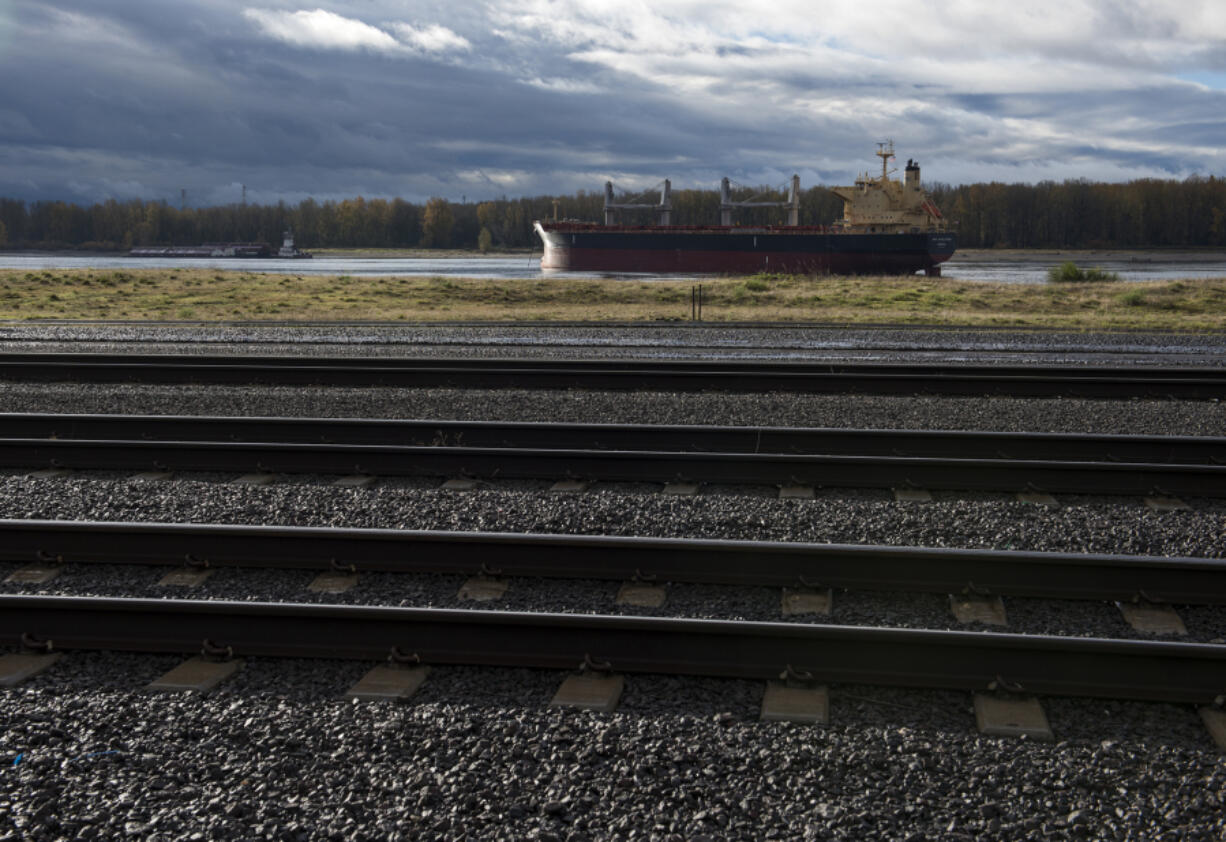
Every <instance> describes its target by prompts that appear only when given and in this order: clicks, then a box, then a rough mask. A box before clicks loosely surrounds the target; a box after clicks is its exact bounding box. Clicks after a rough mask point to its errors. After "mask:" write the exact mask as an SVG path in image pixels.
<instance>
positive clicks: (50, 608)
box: [0, 596, 1226, 703]
mask: <svg viewBox="0 0 1226 842" xmlns="http://www.w3.org/2000/svg"><path fill="white" fill-rule="evenodd" d="M0 642H4V643H8V644H18V643H22V642H24V643H26V644H29V643H31V642H35V643H37V642H44V645H45V646H46V647H48V648H54V649H67V650H72V649H108V650H124V651H137V652H182V653H187V652H198V651H200V650H201V649H202V648H204V647H206V646H207V647H208V648H209V649H210V650H212V651H216V650H217V649H225V650H227V651H229V652H230V653H232V654H233V655H234V656H237V657H244V656H271V657H315V658H347V659H360V660H372V661H373V660H382V659H385V658H388V657H389V656H394V657H407V658H409V659H412V660H414V661H419V662H421V663H424V664H484V665H494V666H516V667H536V668H578V667H580V666H581V665H583V664H592V663H596V664H601V665H603V666H607V668H609V669H611V670H615V671H619V672H649V673H666V674H687V675H711V676H724V677H730V678H743V679H770V678H780V677H782V676H784V675H789V674H791V675H800V676H806V677H809V678H811V679H813V680H817V681H829V682H843V683H868V684H895V685H904V686H918V687H941V688H950V689H961V690H986V689H988V688H990V687H994V686H998V685H1000V684H1007V685H1008V686H1010V687H1020V688H1022V689H1024V690H1025V691H1027V692H1031V693H1045V694H1056V695H1076V696H1103V697H1109V698H1130V699H1146V700H1163V701H1178V702H1201V703H1205V702H1212V701H1213V700H1214V699H1216V698H1218V697H1220V696H1221V695H1222V694H1223V692H1226V647H1223V646H1215V645H1212V644H1200V643H1167V642H1150V641H1131V640H1129V641H1121V640H1100V639H1094V638H1074V637H1048V636H1040V635H1016V634H985V633H975V632H951V631H931V630H916V629H882V628H862V627H850V626H820V625H807V624H801V623H761V622H728V621H717V620H675V619H658V618H641V617H610V616H601V615H590V614H524V613H511V612H501V611H455V610H443V609H420V608H383V607H365V606H362V607H355V606H336V605H302V604H294V603H252V602H224V601H220V600H170V599H165V600H163V599H155V600H144V599H106V598H96V597H45V596H2V597H0ZM206 642H207V644H206Z"/></svg>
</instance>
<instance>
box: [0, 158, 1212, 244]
mask: <svg viewBox="0 0 1226 842" xmlns="http://www.w3.org/2000/svg"><path fill="white" fill-rule="evenodd" d="M928 190H929V192H930V193H931V195H932V197H933V199H934V201H935V202H936V204H937V206H938V207H939V208H940V209H941V210H942V211H943V213H944V215H945V216H946V217H947V218H948V219H949V220H951V221H952V222H954V223H955V225H956V226H957V230H958V233H959V237H958V242H959V245H960V246H961V247H964V248H1163V247H1183V248H1188V247H1205V246H1226V179H1223V178H1215V177H1213V176H1210V177H1208V178H1204V177H1200V176H1193V177H1191V178H1188V179H1185V180H1183V181H1162V180H1157V179H1144V180H1139V181H1131V182H1128V183H1125V184H1099V183H1092V182H1088V181H1065V182H1062V183H1056V182H1051V181H1045V182H1041V183H1039V184H1000V183H996V182H993V183H990V184H971V185H962V186H958V187H951V186H949V185H945V184H934V185H928ZM734 198H736V199H739V200H742V201H744V200H747V199H749V198H754V199H755V200H757V201H776V200H778V201H781V200H782V199H783V198H784V196H783V193H782V192H780V191H777V190H769V189H764V188H760V189H758V190H742V191H740V193H739V194H736V195H734ZM639 201H645V202H652V201H658V194H649V195H646V196H644V197H642V198H640V199H639ZM555 202H556V203H557V206H558V215H559V217H560V218H563V219H566V218H569V219H579V220H585V221H601V220H603V202H604V196H603V194H600V193H584V192H582V191H581V192H579V193H577V194H575V195H571V196H557V197H554V196H535V197H531V198H520V199H506V198H503V199H497V200H494V201H488V202H452V201H448V200H446V199H431V200H429V201H428V202H426V203H425V204H414V203H412V202H406V201H404V200H403V199H393V200H390V201H389V200H385V199H363V198H361V197H358V198H355V199H346V200H344V201H341V202H332V201H327V202H316V201H315V200H313V199H307V200H305V201H303V202H301V203H299V204H297V205H294V206H291V205H286V204H284V203H281V204H277V205H253V204H248V205H238V204H235V205H225V206H222V207H210V208H186V209H180V208H177V207H174V206H173V205H170V204H167V203H166V202H162V201H141V200H130V201H122V202H121V201H116V200H113V199H112V200H109V201H106V202H101V203H99V204H95V205H91V206H89V207H81V206H79V205H75V204H69V203H66V202H58V201H38V202H29V203H27V202H24V201H21V200H18V199H0V246H3V247H6V248H10V249H81V250H97V251H117V250H126V249H128V248H131V247H132V246H137V245H197V244H200V243H212V242H267V243H272V244H274V245H275V244H278V243H280V241H281V233H282V232H283V231H284V230H285V229H287V228H292V229H293V231H294V234H295V238H296V240H297V245H298V246H299V247H300V248H306V249H310V248H344V247H365V248H457V249H476V248H480V249H482V250H490V249H503V248H507V249H534V248H539V246H540V241H539V240H538V238H537V237H536V235H535V234H534V233H533V231H532V221H533V220H535V219H546V218H552V216H553V213H554V203H555ZM672 203H673V224H675V225H709V224H714V223H715V222H717V221H718V220H719V194H718V192H717V191H715V190H677V191H674V192H673V194H672ZM636 214H637V216H636ZM784 214H785V211H783V210H775V209H773V208H755V209H746V210H742V211H738V212H736V214H735V216H734V220H735V221H736V222H737V223H738V224H742V225H763V224H782V223H783V220H784ZM842 214H843V203H842V201H841V200H840V199H839V198H838V197H836V196H834V195H833V194H831V193H830V192H829V191H827V190H826V189H824V188H821V187H814V188H811V189H809V190H807V191H805V192H803V193H802V194H801V210H800V221H801V224H802V225H821V224H828V223H830V222H832V221H834V220H836V219H838V218H839V217H841V216H842ZM652 219H653V215H652V213H651V212H649V211H633V212H629V213H627V215H626V216H625V217H624V221H626V222H627V223H649V222H651V221H652Z"/></svg>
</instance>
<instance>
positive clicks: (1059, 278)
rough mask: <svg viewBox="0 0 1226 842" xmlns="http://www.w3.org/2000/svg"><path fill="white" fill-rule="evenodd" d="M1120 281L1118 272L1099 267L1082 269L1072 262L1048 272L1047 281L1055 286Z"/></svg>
mask: <svg viewBox="0 0 1226 842" xmlns="http://www.w3.org/2000/svg"><path fill="white" fill-rule="evenodd" d="M1119 279H1120V276H1119V274H1118V273H1116V272H1108V271H1107V270H1105V269H1099V268H1097V267H1095V268H1093V269H1081V268H1079V267H1078V266H1077V264H1076V263H1074V262H1073V261H1071V260H1068V261H1065V262H1064V263H1061V264H1060V265H1059V266H1053V267H1051V268H1050V269H1048V270H1047V280H1048V281H1050V282H1051V283H1053V284H1060V283H1076V282H1079V281H1118V280H1119Z"/></svg>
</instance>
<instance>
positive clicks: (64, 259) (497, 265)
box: [0, 252, 1226, 284]
mask: <svg viewBox="0 0 1226 842" xmlns="http://www.w3.org/2000/svg"><path fill="white" fill-rule="evenodd" d="M1065 260H1073V261H1074V262H1076V263H1077V265H1078V266H1081V267H1082V268H1083V269H1084V268H1089V267H1091V266H1097V267H1099V268H1102V269H1107V270H1109V271H1112V272H1118V273H1119V275H1120V278H1121V279H1122V280H1125V281H1163V280H1172V279H1174V278H1216V277H1226V253H1224V254H1197V255H1195V256H1194V257H1193V258H1189V257H1188V256H1186V255H1181V256H1179V257H1177V258H1174V259H1173V258H1171V257H1169V256H1164V255H1163V253H1161V252H1143V253H1139V256H1138V255H1130V256H1122V255H1119V254H1111V255H1107V256H1104V257H1102V258H1096V257H1094V256H1093V255H1081V254H1065V255H1059V254H1052V253H1043V254H1041V255H1036V256H1034V257H1028V256H1025V255H1022V256H1018V254H1017V253H1016V252H1011V253H1009V256H1008V257H1002V258H1000V259H994V258H993V257H992V255H991V253H985V252H978V253H975V254H974V255H971V256H963V255H954V258H953V259H952V260H950V261H949V262H948V263H945V264H944V265H943V266H942V274H943V275H944V276H945V277H946V278H956V279H958V280H968V281H996V282H1001V283H1025V284H1034V283H1043V282H1044V281H1046V279H1047V270H1048V268H1049V267H1051V266H1053V265H1055V264H1058V263H1061V262H1063V261H1065ZM169 268H178V269H189V268H190V269H224V270H232V271H234V270H237V271H243V272H275V273H285V274H291V275H350V276H353V277H379V276H391V275H396V276H412V275H425V276H434V275H442V276H449V277H461V278H540V277H542V273H541V264H540V258H539V257H538V256H527V255H525V256H523V257H506V256H500V257H447V258H404V257H389V258H357V257H326V258H317V259H314V260H278V259H276V258H266V259H254V260H238V259H233V258H231V259H207V258H200V259H194V258H156V257H81V256H77V255H58V254H46V255H41V254H28V253H27V254H2V253H0V269H25V270H27V271H34V270H43V269H68V270H73V269H75V270H83V269H106V270H114V269H169ZM546 277H568V278H585V277H602V276H601V275H599V274H597V273H591V272H551V273H548V275H546ZM603 277H626V278H634V277H657V276H647V275H642V276H637V275H615V276H610V275H606V276H603ZM669 277H670V278H673V279H677V280H684V279H686V278H684V277H683V276H669ZM693 277H694V278H695V279H697V278H699V277H700V276H697V275H696V276H693Z"/></svg>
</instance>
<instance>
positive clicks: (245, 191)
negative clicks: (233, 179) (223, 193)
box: [243, 184, 247, 207]
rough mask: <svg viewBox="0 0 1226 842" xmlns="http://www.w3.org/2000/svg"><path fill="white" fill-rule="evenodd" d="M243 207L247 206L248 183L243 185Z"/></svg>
mask: <svg viewBox="0 0 1226 842" xmlns="http://www.w3.org/2000/svg"><path fill="white" fill-rule="evenodd" d="M243 207H247V185H246V184H244V185H243Z"/></svg>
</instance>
